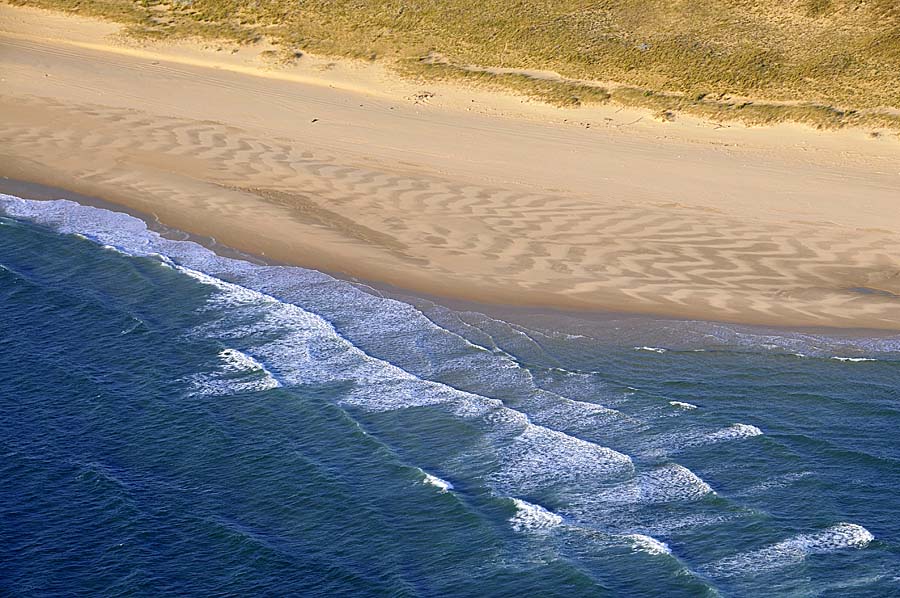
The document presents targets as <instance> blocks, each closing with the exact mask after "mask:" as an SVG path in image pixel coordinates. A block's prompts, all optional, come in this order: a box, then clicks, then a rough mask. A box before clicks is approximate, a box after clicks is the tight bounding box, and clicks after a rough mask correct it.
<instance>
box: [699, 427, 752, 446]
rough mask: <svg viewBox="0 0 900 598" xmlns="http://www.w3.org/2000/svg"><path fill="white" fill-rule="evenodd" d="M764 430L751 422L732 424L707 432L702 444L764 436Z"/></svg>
mask: <svg viewBox="0 0 900 598" xmlns="http://www.w3.org/2000/svg"><path fill="white" fill-rule="evenodd" d="M762 433H763V431H762V430H760V429H759V428H757V427H756V426H751V425H750V424H732V425H730V426H728V427H727V428H722V429H721V430H716V431H715V432H712V433H710V434H707V435H706V436H705V437H704V438H703V440H705V442H703V443H702V444H713V443H716V442H727V441H730V440H739V439H741V438H752V437H754V436H762Z"/></svg>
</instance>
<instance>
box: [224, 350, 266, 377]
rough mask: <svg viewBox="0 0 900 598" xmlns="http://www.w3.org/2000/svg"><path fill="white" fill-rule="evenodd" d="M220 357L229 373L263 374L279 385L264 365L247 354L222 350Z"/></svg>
mask: <svg viewBox="0 0 900 598" xmlns="http://www.w3.org/2000/svg"><path fill="white" fill-rule="evenodd" d="M219 357H220V358H221V359H222V361H223V362H224V365H223V368H224V369H225V371H227V372H262V373H264V374H266V375H267V376H269V377H270V378H272V381H273V382H275V384H276V385H277V384H278V382H277V381H276V380H275V379H274V377H273V376H272V374H271V372H269V370H267V369H266V367H265V366H264V365H263V364H261V363H260V362H258V361H257V360H255V359H254V358H253V357H251V356H250V355H247V354H246V353H243V352H241V351H238V350H237V349H222V350H221V351H219Z"/></svg>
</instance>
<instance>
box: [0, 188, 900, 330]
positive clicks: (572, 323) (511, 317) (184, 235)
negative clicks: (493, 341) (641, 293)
mask: <svg viewBox="0 0 900 598" xmlns="http://www.w3.org/2000/svg"><path fill="white" fill-rule="evenodd" d="M0 193H2V194H6V195H12V196H15V197H20V198H22V199H29V200H37V201H54V200H58V199H64V200H68V201H73V202H75V203H78V204H80V205H84V206H90V207H95V208H101V209H104V210H109V211H115V212H122V213H125V214H127V215H129V216H132V217H133V218H137V219H139V220H141V221H143V222H144V223H145V224H146V226H147V228H148V229H149V230H151V231H154V232H156V233H158V234H160V235H161V236H163V237H165V238H171V239H175V240H179V241H191V242H194V243H197V244H198V245H200V246H202V247H205V248H206V249H209V250H211V251H213V252H214V253H216V254H217V255H220V256H223V257H228V258H232V259H237V260H242V261H249V262H251V263H254V264H258V265H267V266H288V267H290V266H295V265H294V264H290V263H286V262H280V261H278V260H275V259H272V258H266V257H261V256H259V255H253V254H248V253H245V252H242V251H239V250H236V249H234V248H232V247H229V246H227V245H223V244H222V243H219V242H218V241H216V240H215V239H214V238H212V237H205V236H200V235H195V234H192V233H189V232H186V231H182V230H179V229H175V228H172V227H170V226H167V225H165V224H163V223H161V222H159V221H158V220H154V219H153V218H152V217H151V216H149V215H148V214H145V213H142V212H139V211H136V210H133V209H130V208H128V207H126V206H123V205H120V204H116V203H112V202H109V201H106V200H104V199H101V198H97V197H91V196H87V195H81V194H79V193H75V192H72V191H68V190H66V189H64V188H61V187H52V186H46V185H41V184H37V183H30V182H26V181H17V180H13V179H9V178H0ZM0 214H2V211H0ZM297 267H301V268H303V266H297ZM319 271H320V272H322V273H323V274H326V275H328V276H331V277H333V278H335V279H337V280H341V281H344V282H347V283H349V284H352V285H353V286H354V287H356V288H359V289H360V290H362V291H364V292H366V293H370V294H374V295H376V296H381V297H386V298H389V299H395V300H398V301H402V302H404V303H411V304H415V303H417V302H420V301H425V302H426V303H431V304H435V305H440V306H442V307H445V308H448V309H450V310H453V311H455V312H476V313H480V314H484V315H486V316H489V317H495V318H498V319H500V320H502V321H506V322H513V323H515V322H518V323H522V324H526V323H528V322H529V321H531V320H532V319H534V318H535V317H537V318H538V319H539V320H540V321H541V322H542V325H547V326H550V327H552V329H554V330H558V331H561V332H568V333H576V332H579V331H581V332H583V331H584V330H583V329H582V327H583V326H585V325H586V326H589V327H594V326H597V327H602V326H603V325H604V324H606V323H610V322H622V321H625V320H630V321H633V322H637V323H639V324H643V325H647V324H649V323H653V324H661V325H665V324H666V323H671V324H688V325H691V324H700V325H702V324H712V325H723V326H729V327H733V329H734V330H736V331H737V330H739V329H744V330H745V331H748V332H750V333H751V334H754V335H760V336H762V335H768V334H775V335H788V336H789V335H792V334H799V335H810V336H820V337H825V338H828V339H830V340H854V339H888V338H895V337H896V330H892V329H879V328H835V327H798V326H771V325H760V324H745V323H739V322H726V321H717V320H703V319H696V320H691V319H680V318H675V317H672V316H667V315H663V314H653V313H636V312H614V311H602V310H589V311H582V310H577V309H565V308H560V307H542V306H528V305H522V304H518V305H516V304H498V303H482V302H478V301H474V300H468V299H462V298H454V297H448V296H440V295H435V294H428V293H422V292H417V291H413V290H411V289H407V288H402V287H397V286H393V285H390V284H387V283H381V282H378V281H372V280H365V279H360V278H358V277H352V276H348V275H347V274H345V273H343V272H339V271H326V270H319ZM651 329H652V327H651Z"/></svg>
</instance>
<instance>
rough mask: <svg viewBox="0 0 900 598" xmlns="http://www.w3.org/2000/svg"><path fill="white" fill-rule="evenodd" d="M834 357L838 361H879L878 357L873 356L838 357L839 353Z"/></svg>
mask: <svg viewBox="0 0 900 598" xmlns="http://www.w3.org/2000/svg"><path fill="white" fill-rule="evenodd" d="M832 359H835V360H837V361H849V362H852V363H858V362H861V361H878V360H877V359H872V358H871V357H838V356H837V355H835V356H833V357H832Z"/></svg>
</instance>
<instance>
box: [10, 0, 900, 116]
mask: <svg viewBox="0 0 900 598" xmlns="http://www.w3.org/2000/svg"><path fill="white" fill-rule="evenodd" d="M12 1H13V3H16V4H25V5H33V6H42V7H46V8H55V9H62V10H66V11H73V12H78V13H81V14H86V15H93V16H102V17H106V18H110V19H113V20H116V21H119V22H123V23H126V24H128V25H129V26H130V31H131V33H133V34H135V35H141V36H151V37H170V36H202V37H220V38H227V39H232V40H236V41H240V42H249V41H252V40H255V39H258V38H260V37H261V36H265V37H266V38H268V39H270V40H272V41H274V42H276V43H278V44H279V45H281V46H282V47H283V48H284V50H285V52H293V51H294V50H299V49H306V50H309V51H313V52H319V53H323V54H330V55H341V56H354V57H362V58H370V59H374V58H389V59H391V60H393V61H395V63H396V64H397V65H398V66H399V67H400V68H401V70H403V71H405V72H407V73H412V74H416V75H420V76H430V77H440V78H451V77H452V78H465V79H467V80H470V81H474V82H476V83H479V84H487V85H500V86H503V87H508V88H513V89H519V90H521V91H523V92H525V93H529V94H531V95H533V96H536V97H539V98H541V99H543V100H546V101H551V102H554V103H558V104H578V103H582V102H590V101H593V102H600V101H607V100H608V99H610V98H611V99H612V100H614V101H617V102H621V103H625V104H632V105H641V106H647V107H650V108H654V109H657V110H659V111H661V112H663V113H664V112H665V111H669V110H684V111H690V112H694V113H699V114H702V115H706V116H709V117H712V118H719V119H731V118H738V119H741V120H745V121H748V122H758V123H766V122H774V121H778V120H785V119H788V120H800V121H804V122H808V123H810V124H814V125H817V126H824V127H839V126H844V125H847V124H856V125H867V126H895V127H896V126H900V0H667V1H663V0H599V1H598V0H593V1H589V0H477V1H476V0H139V1H136V2H135V1H132V0H12ZM434 55H440V56H441V57H442V58H443V60H441V61H434V60H423V58H425V57H430V56H434ZM471 65H479V66H480V67H504V68H514V69H523V70H526V69H533V70H552V71H556V72H558V73H560V74H561V75H562V76H563V77H564V78H565V79H566V80H564V81H556V82H553V81H547V80H541V79H535V78H533V77H531V76H527V75H523V74H515V73H512V74H511V73H491V72H487V71H485V70H483V69H482V70H477V69H476V70H472V69H471V68H467V67H470V66H471ZM582 80H594V81H614V82H616V84H612V85H608V86H603V85H601V86H598V85H585V84H583V83H582ZM748 98H754V99H756V101H752V102H751V101H749V100H748Z"/></svg>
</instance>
